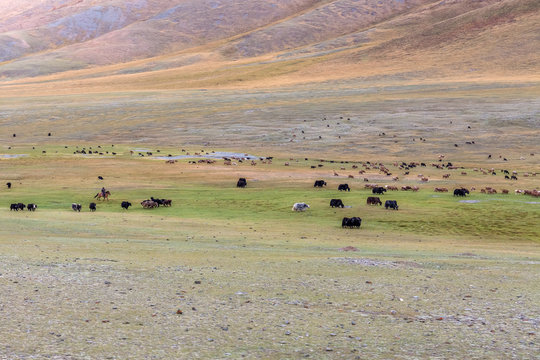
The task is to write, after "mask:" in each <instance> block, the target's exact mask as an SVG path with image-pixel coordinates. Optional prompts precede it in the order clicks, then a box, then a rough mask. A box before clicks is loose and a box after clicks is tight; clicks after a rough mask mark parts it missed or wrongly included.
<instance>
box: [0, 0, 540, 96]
mask: <svg viewBox="0 0 540 360" xmlns="http://www.w3.org/2000/svg"><path fill="white" fill-rule="evenodd" d="M18 4H19V6H18V7H14V8H11V10H10V11H8V15H5V14H3V15H0V29H1V30H5V31H4V32H3V33H2V34H0V44H1V46H0V58H1V59H6V61H4V62H3V63H0V78H1V79H3V81H2V82H3V83H4V84H5V86H6V89H8V88H9V89H13V88H17V87H18V86H23V85H22V84H25V83H29V82H32V84H33V86H35V85H36V84H41V83H43V84H49V83H50V82H56V83H59V84H60V83H62V84H64V85H63V86H68V87H69V86H78V87H79V88H80V89H86V90H89V89H95V88H98V87H111V88H115V87H121V88H182V87H212V86H266V85H279V84H290V83H298V82H306V81H307V82H309V81H325V80H332V79H342V78H354V77H358V78H365V79H371V78H374V77H378V78H381V77H383V78H388V79H394V80H395V79H398V80H403V79H406V80H407V79H409V80H410V79H414V80H429V79H436V78H456V79H457V78H460V77H468V78H482V77H484V78H485V77H511V76H522V77H529V78H530V79H536V78H537V77H538V74H539V73H540V71H539V70H540V62H539V57H540V56H539V55H538V54H539V53H540V38H539V36H538V29H539V28H540V2H538V1H537V0H478V1H465V0H396V1H377V0H362V1H358V0H356V1H354V0H326V1H323V0H319V1H317V0H285V1H277V0H271V1H262V0H174V1H159V0H153V1H150V0H148V1H147V0H129V1H104V0H78V1H77V0H40V1H35V2H34V1H28V0H25V1H21V2H19V3H18ZM1 6H4V5H0V10H2V8H1ZM54 7H56V8H55V10H53V11H51V10H50V9H51V8H54ZM75 84H76V85H75ZM43 86H48V85H43Z"/></svg>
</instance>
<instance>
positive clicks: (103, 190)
mask: <svg viewBox="0 0 540 360" xmlns="http://www.w3.org/2000/svg"><path fill="white" fill-rule="evenodd" d="M106 192H107V190H105V187H102V188H101V196H102V197H105V193H106Z"/></svg>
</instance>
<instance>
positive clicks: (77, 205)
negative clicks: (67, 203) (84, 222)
mask: <svg viewBox="0 0 540 360" xmlns="http://www.w3.org/2000/svg"><path fill="white" fill-rule="evenodd" d="M71 209H72V210H73V211H78V212H81V209H82V206H81V204H77V203H73V204H71Z"/></svg>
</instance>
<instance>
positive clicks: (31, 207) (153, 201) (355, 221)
mask: <svg viewBox="0 0 540 360" xmlns="http://www.w3.org/2000/svg"><path fill="white" fill-rule="evenodd" d="M83 151H84V149H83ZM158 152H159V151H158ZM149 155H151V154H149ZM443 158H444V156H442V155H441V156H440V157H439V162H440V163H439V164H437V163H433V164H431V166H433V167H436V168H438V169H448V170H454V169H459V168H458V167H457V166H454V165H453V164H452V163H450V162H448V163H447V164H444V163H441V162H442V159H443ZM268 159H270V160H268ZM261 160H263V159H262V158H261ZM291 160H293V159H291ZM305 160H306V161H307V160H308V159H307V158H306V159H305ZM505 160H506V159H505ZM225 161H226V163H225V165H227V161H231V160H230V159H225ZM267 161H269V163H271V158H266V160H264V163H266V162H267ZM323 161H328V160H321V162H323ZM175 162H176V161H175ZM214 162H215V161H212V163H214ZM329 162H331V163H333V162H334V161H329ZM342 163H343V162H342ZM345 163H348V162H345ZM251 165H254V164H253V161H252V164H251ZM285 165H286V166H288V165H289V163H285ZM321 166H323V165H322V164H319V165H318V167H321ZM362 166H363V167H364V168H366V169H378V170H379V171H380V172H382V173H384V174H385V175H387V176H391V175H392V174H391V173H390V171H389V170H388V169H387V168H386V167H385V166H384V165H383V164H381V163H370V162H366V163H363V164H362ZM394 166H396V167H397V168H399V169H400V170H402V171H405V172H404V175H408V174H409V170H411V169H412V168H415V167H417V166H418V167H426V166H427V165H426V164H425V163H415V162H411V163H405V162H402V163H394ZM311 167H312V168H314V166H311ZM352 168H353V169H358V165H352ZM461 169H463V168H461ZM341 170H345V168H343V167H342V168H341ZM365 171H366V170H360V171H359V173H360V174H365ZM473 171H480V172H482V173H483V174H484V175H486V174H492V175H497V172H496V171H495V169H489V170H484V169H482V168H480V169H476V168H475V169H473ZM500 172H501V173H502V174H503V175H504V176H505V179H509V180H517V172H515V171H514V172H512V173H510V172H509V171H508V170H504V169H503V170H500ZM466 174H467V173H466V172H464V171H462V172H461V175H466ZM334 175H335V176H339V174H337V173H336V172H335V171H334ZM450 176H451V174H449V173H445V174H443V175H442V178H443V179H448V178H449V177H450ZM522 176H524V177H528V176H536V173H532V174H529V173H524V174H522ZM348 177H349V178H354V176H352V175H349V176H348ZM418 177H419V179H420V181H422V182H427V181H429V179H428V178H427V177H425V176H423V175H422V174H418ZM98 179H99V180H103V177H102V176H98ZM398 179H399V177H397V176H394V177H392V180H393V181H397V180H398ZM364 181H365V182H369V179H368V178H364ZM327 185H328V184H327V182H326V181H324V180H316V181H315V183H314V184H313V187H315V188H323V187H326V186H327ZM6 186H7V187H8V189H10V188H11V186H12V184H11V183H10V182H8V183H6ZM236 186H237V187H238V188H245V187H247V180H246V178H239V179H238V181H237V183H236ZM364 188H365V189H371V192H372V194H373V195H384V193H386V192H387V191H397V190H400V189H401V190H402V191H409V190H410V191H413V192H416V191H418V190H419V187H418V186H409V185H406V186H401V188H398V187H397V186H394V185H385V186H384V187H383V186H379V185H377V184H370V183H368V184H365V185H364ZM337 190H338V191H347V192H350V191H351V188H350V186H349V184H347V183H344V184H339V185H338V187H337ZM474 190H476V189H475V188H470V190H469V189H466V188H463V187H461V188H456V189H454V191H453V195H454V196H457V197H465V196H467V195H469V194H470V191H474ZM434 191H435V192H448V191H449V190H448V189H447V188H444V187H435V188H434ZM480 192H481V193H485V194H496V193H497V191H496V190H495V189H493V188H491V187H485V188H482V189H481V190H480ZM501 193H502V194H508V193H509V190H507V189H502V190H501ZM515 193H516V194H525V195H530V196H535V197H540V191H538V190H536V189H534V190H520V189H518V190H515ZM109 195H110V192H109V191H106V190H105V188H102V190H101V191H100V192H99V193H98V194H96V195H95V196H94V198H97V199H98V200H101V199H103V200H108V197H109ZM140 204H141V206H142V207H143V208H144V209H154V208H157V207H159V206H164V207H169V206H171V205H172V200H170V199H159V198H154V197H150V199H146V200H143V201H141V203H140ZM366 204H367V205H375V206H382V205H383V202H382V201H381V199H380V198H379V197H377V196H369V197H368V198H367V199H366ZM130 206H132V204H131V203H130V202H128V201H122V203H121V207H122V208H123V209H124V210H128V208H129V207H130ZM330 207H332V208H345V207H350V206H345V204H344V203H343V201H342V200H341V199H331V200H330ZM384 207H385V209H387V210H388V209H391V210H398V209H399V206H398V203H397V201H396V200H386V201H385V203H384ZM25 208H26V209H27V210H28V211H35V210H36V209H37V205H36V204H32V203H31V204H28V205H25V204H23V203H13V204H11V205H10V210H11V211H19V210H21V211H23V210H24V209H25ZM309 208H310V206H309V205H308V204H306V203H304V202H299V203H295V204H294V205H293V207H292V210H293V211H297V212H303V211H306V210H307V209H309ZM71 209H72V210H73V211H76V212H80V211H81V209H82V205H81V204H78V203H73V204H72V205H71ZM89 209H90V211H91V212H94V211H96V209H97V205H96V203H94V202H91V203H90V204H89ZM361 222H362V219H361V218H359V217H352V218H348V217H344V218H343V219H342V227H343V228H360V225H361Z"/></svg>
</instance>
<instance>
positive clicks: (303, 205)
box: [292, 203, 309, 211]
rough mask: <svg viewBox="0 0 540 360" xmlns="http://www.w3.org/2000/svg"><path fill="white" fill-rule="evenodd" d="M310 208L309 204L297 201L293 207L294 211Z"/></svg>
mask: <svg viewBox="0 0 540 360" xmlns="http://www.w3.org/2000/svg"><path fill="white" fill-rule="evenodd" d="M307 209H309V205H308V204H306V203H295V204H294V205H293V207H292V210H293V211H306V210H307Z"/></svg>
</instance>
